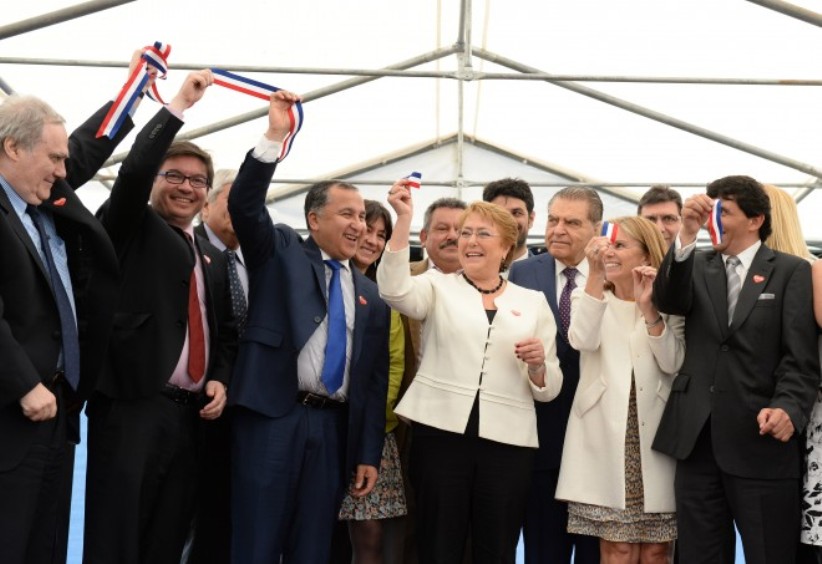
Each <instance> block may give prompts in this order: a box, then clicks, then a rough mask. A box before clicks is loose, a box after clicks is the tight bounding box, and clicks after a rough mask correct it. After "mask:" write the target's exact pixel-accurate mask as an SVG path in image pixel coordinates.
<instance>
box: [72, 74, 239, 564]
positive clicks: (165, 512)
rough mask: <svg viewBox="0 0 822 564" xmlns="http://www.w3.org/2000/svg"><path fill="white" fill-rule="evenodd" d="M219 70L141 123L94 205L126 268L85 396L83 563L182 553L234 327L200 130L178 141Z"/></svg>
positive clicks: (188, 85)
mask: <svg viewBox="0 0 822 564" xmlns="http://www.w3.org/2000/svg"><path fill="white" fill-rule="evenodd" d="M212 82H213V78H212V76H211V72H210V71H207V70H205V71H199V72H195V73H191V74H190V75H189V76H188V77H187V78H186V80H185V82H184V84H183V86H182V87H181V89H180V92H179V93H178V94H177V95H176V96H175V97H174V99H173V100H172V101H171V103H170V104H169V105H168V107H167V108H164V109H162V110H160V112H159V113H158V114H157V115H156V116H155V117H154V118H153V119H152V120H151V121H150V122H149V123H148V124H147V125H146V126H145V127H144V128H143V130H142V131H141V132H140V134H139V135H138V136H137V139H136V141H135V144H134V147H133V148H132V150H131V152H130V153H129V155H128V157H127V158H126V160H125V161H124V162H123V164H122V165H121V167H120V171H119V173H118V176H117V180H116V181H115V184H114V187H113V188H112V192H111V198H110V199H109V201H108V202H106V203H105V204H104V205H103V207H102V208H101V209H100V212H99V215H100V218H101V221H102V223H103V226H104V227H105V228H106V231H107V232H108V233H109V235H110V237H111V240H112V242H113V243H114V247H115V249H116V250H117V255H118V258H119V261H120V267H121V271H122V274H123V279H122V283H121V286H120V291H119V302H118V304H117V307H116V309H115V314H114V332H113V335H112V338H111V345H110V348H109V352H108V355H107V357H106V362H105V365H104V368H103V372H102V374H101V376H100V380H99V383H98V387H97V392H96V393H95V394H94V396H93V397H92V398H91V400H89V407H88V416H89V458H88V474H87V482H86V526H85V540H84V561H85V562H87V563H101V564H109V563H112V562H118V563H121V564H124V563H138V562H139V563H144V562H151V563H159V562H179V560H180V555H181V553H182V548H183V543H184V541H185V538H186V535H187V533H188V530H189V525H190V523H191V518H192V513H193V506H194V504H193V501H194V493H195V486H196V481H197V477H198V472H199V470H200V467H199V463H200V459H201V458H200V444H199V443H200V441H199V439H200V432H201V429H200V424H199V423H200V421H201V419H207V420H208V419H215V418H217V417H219V416H220V414H221V412H222V409H223V407H224V405H225V399H226V386H227V383H228V378H229V374H230V370H231V361H232V356H233V347H234V346H235V340H236V335H235V331H234V326H233V320H232V316H231V300H230V296H229V293H228V282H227V278H226V266H225V260H224V258H223V256H222V254H221V253H220V252H219V251H218V250H217V249H215V248H214V247H213V246H212V245H211V244H210V243H209V242H208V241H207V240H205V239H203V238H201V237H194V236H193V226H192V220H193V219H194V217H195V216H196V215H197V214H198V213H199V212H200V209H201V208H202V205H203V201H204V200H205V197H206V192H207V190H208V187H209V186H210V184H211V181H212V178H213V167H212V164H211V159H210V156H209V155H208V153H206V152H205V151H203V150H202V149H200V148H199V147H197V146H196V145H194V144H193V143H189V142H180V143H174V144H172V141H173V139H174V135H175V134H176V133H177V131H178V130H179V129H180V127H181V126H182V123H183V122H182V113H183V112H184V111H185V110H187V109H188V108H190V107H191V106H192V105H194V104H195V103H196V102H197V101H198V100H199V99H200V98H201V97H202V95H203V92H204V91H205V88H206V87H207V86H208V85H210V84H211V83H212ZM149 200H150V202H151V204H150V205H146V202H147V201H149ZM203 404H205V405H203Z"/></svg>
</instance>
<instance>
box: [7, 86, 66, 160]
mask: <svg viewBox="0 0 822 564" xmlns="http://www.w3.org/2000/svg"><path fill="white" fill-rule="evenodd" d="M65 122H66V120H64V119H63V116H61V115H60V114H58V113H57V112H56V111H54V108H52V107H51V106H49V105H48V104H47V103H45V102H44V101H43V100H41V99H40V98H35V97H34V96H17V95H13V96H9V97H8V98H7V99H6V101H5V102H3V104H2V105H0V146H3V145H5V143H6V139H12V140H14V141H15V142H16V143H17V144H18V145H19V146H20V147H21V148H22V149H26V150H29V151H30V150H31V149H33V148H34V146H35V145H37V143H39V142H40V139H42V138H43V127H45V125H46V124H59V125H62V124H64V123H65Z"/></svg>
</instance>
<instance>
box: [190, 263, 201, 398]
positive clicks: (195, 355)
mask: <svg viewBox="0 0 822 564" xmlns="http://www.w3.org/2000/svg"><path fill="white" fill-rule="evenodd" d="M194 268H195V270H196V268H197V267H196V265H195V267H194ZM204 374H205V334H204V333H203V315H202V312H201V311H200V298H199V297H198V295H197V276H196V274H195V272H194V270H192V271H191V281H190V282H189V284H188V375H189V376H191V379H192V380H193V381H194V383H195V384H196V383H198V382H199V381H200V380H202V378H203V375H204Z"/></svg>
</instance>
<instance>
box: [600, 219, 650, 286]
mask: <svg viewBox="0 0 822 564" xmlns="http://www.w3.org/2000/svg"><path fill="white" fill-rule="evenodd" d="M602 259H603V263H604V264H605V278H606V279H607V280H608V281H609V282H611V283H612V284H613V285H614V288H615V290H614V293H615V294H616V296H617V297H619V298H622V299H625V298H629V297H630V296H631V295H632V292H633V284H634V282H633V278H632V274H631V271H632V270H633V269H634V268H636V267H637V266H642V265H648V264H650V260H649V257H648V253H647V252H646V251H645V249H644V247H643V246H642V244H641V243H640V242H639V241H637V240H636V239H634V238H633V237H631V236H630V235H629V234H628V233H626V230H625V229H620V230H619V232H618V234H617V239H616V241H615V242H614V243H612V244H611V245H610V246H609V247H608V249H607V250H606V251H605V253H604V254H603V257H602Z"/></svg>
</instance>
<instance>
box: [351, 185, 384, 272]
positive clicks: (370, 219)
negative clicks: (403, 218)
mask: <svg viewBox="0 0 822 564" xmlns="http://www.w3.org/2000/svg"><path fill="white" fill-rule="evenodd" d="M380 218H382V220H383V223H385V240H386V242H387V241H388V240H389V239H390V238H391V235H392V234H393V233H394V224H393V223H392V221H391V214H390V213H389V211H388V209H387V208H386V207H385V206H384V205H382V204H381V203H380V202H378V201H377V200H365V224H366V225H368V226H370V225H372V224H373V223H374V222H375V221H377V220H378V219H380ZM383 250H384V249H383ZM381 259H382V255H380V256H379V257H377V260H375V261H374V262H372V263H371V265H370V266H369V267H368V268H367V269H366V270H365V275H366V276H367V277H368V278H370V279H371V280H374V281H375V282H376V281H377V266H379V264H380V260H381ZM351 260H354V261H355V262H356V259H355V258H352V259H351Z"/></svg>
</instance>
